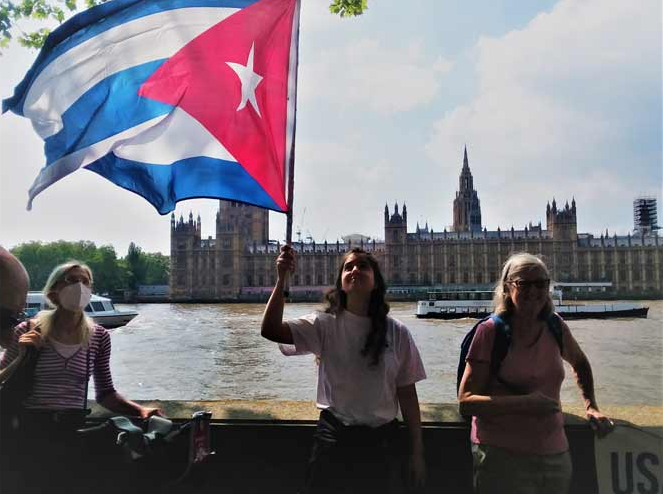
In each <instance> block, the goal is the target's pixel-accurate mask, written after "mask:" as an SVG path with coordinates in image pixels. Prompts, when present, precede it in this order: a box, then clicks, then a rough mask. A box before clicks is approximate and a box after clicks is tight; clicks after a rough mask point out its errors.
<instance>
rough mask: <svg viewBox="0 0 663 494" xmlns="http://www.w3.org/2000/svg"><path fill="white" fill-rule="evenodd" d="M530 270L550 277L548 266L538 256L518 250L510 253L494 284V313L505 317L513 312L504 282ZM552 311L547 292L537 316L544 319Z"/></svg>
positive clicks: (549, 296)
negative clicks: (544, 301)
mask: <svg viewBox="0 0 663 494" xmlns="http://www.w3.org/2000/svg"><path fill="white" fill-rule="evenodd" d="M532 270H536V271H540V272H541V273H543V275H544V276H545V277H546V278H548V279H550V271H548V267H547V266H546V264H545V263H544V262H543V260H542V259H541V258H540V257H538V256H535V255H532V254H529V253H527V252H518V253H516V254H512V255H511V256H510V257H509V258H508V259H507V260H506V262H505V263H504V266H502V274H501V275H500V279H499V280H498V281H497V283H496V284H495V290H494V295H493V312H494V313H495V314H497V315H498V316H501V317H507V318H508V317H509V316H510V315H511V314H513V310H514V306H513V301H512V300H511V295H510V294H509V289H508V288H507V286H506V284H507V282H508V281H509V280H511V279H512V278H513V276H514V275H517V274H519V273H522V272H524V271H532ZM553 312H555V306H554V305H553V299H552V295H551V294H550V293H548V297H547V300H546V304H545V305H544V306H543V309H541V313H540V314H539V318H541V319H546V318H548V317H549V316H550V315H551V314H552V313H553Z"/></svg>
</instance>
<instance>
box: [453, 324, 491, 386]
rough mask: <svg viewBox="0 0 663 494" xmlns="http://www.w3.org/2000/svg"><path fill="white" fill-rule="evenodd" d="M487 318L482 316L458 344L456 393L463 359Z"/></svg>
mask: <svg viewBox="0 0 663 494" xmlns="http://www.w3.org/2000/svg"><path fill="white" fill-rule="evenodd" d="M488 319H490V317H484V318H483V319H481V320H480V321H479V322H477V323H476V324H475V325H474V326H472V329H471V330H470V331H469V332H468V333H467V334H466V335H465V337H464V338H463V342H462V343H461V344H460V358H459V359H458V371H457V373H456V395H458V392H459V390H460V382H461V381H462V380H463V374H464V373H465V364H466V362H465V359H467V354H468V352H469V351H470V346H472V340H473V339H474V335H475V334H476V332H477V328H478V327H479V325H480V324H482V323H484V322H486V321H487V320H488Z"/></svg>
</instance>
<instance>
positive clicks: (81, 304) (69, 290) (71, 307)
mask: <svg viewBox="0 0 663 494" xmlns="http://www.w3.org/2000/svg"><path fill="white" fill-rule="evenodd" d="M91 296H92V290H90V287H87V286H85V285H84V284H83V283H80V282H79V283H74V284H73V285H67V286H65V287H64V288H63V289H62V290H60V293H59V298H60V305H61V306H62V307H64V308H65V309H67V310H68V311H71V312H76V311H80V310H83V309H84V308H85V306H86V305H87V304H88V303H89V302H90V297H91Z"/></svg>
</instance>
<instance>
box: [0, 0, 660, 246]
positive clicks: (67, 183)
mask: <svg viewBox="0 0 663 494" xmlns="http://www.w3.org/2000/svg"><path fill="white" fill-rule="evenodd" d="M302 3H303V5H302V14H301V15H302V19H301V32H300V60H299V78H298V83H299V85H298V109H297V136H296V164H295V196H294V220H293V224H294V229H295V231H301V237H302V238H305V237H308V236H310V237H312V238H313V239H315V240H316V241H317V242H322V241H324V240H327V241H330V242H335V241H336V240H337V239H340V238H341V237H342V236H344V235H347V234H350V233H362V234H364V235H368V236H370V237H372V238H376V239H381V238H383V237H384V228H383V212H384V206H385V204H388V205H389V209H390V211H392V212H393V207H394V204H395V203H398V205H399V207H402V205H403V204H404V203H405V204H406V205H407V210H408V230H409V231H414V229H415V227H416V223H417V222H419V223H420V224H421V225H422V226H423V225H424V224H425V223H428V225H429V227H431V228H433V230H434V231H442V230H443V229H444V228H447V229H449V228H450V225H451V224H452V218H453V209H452V205H453V199H454V197H455V191H456V190H457V189H458V178H459V174H460V171H461V167H462V160H463V149H464V146H467V151H468V157H469V165H470V169H471V171H472V174H473V176H474V186H475V189H476V190H477V192H478V195H479V199H480V201H481V212H482V223H483V225H484V226H485V227H486V228H488V230H495V229H497V227H498V226H499V227H501V228H502V229H505V228H510V227H511V226H514V227H515V228H523V227H524V226H525V225H526V224H528V223H529V222H530V221H531V222H532V223H534V224H536V223H538V222H539V221H541V222H542V224H543V225H544V227H545V208H546V203H547V201H552V199H553V198H555V199H556V200H557V203H558V205H561V204H564V202H565V201H567V200H568V201H569V202H571V199H572V198H575V200H576V203H577V218H578V231H579V232H586V233H592V234H595V235H600V234H601V233H602V232H605V230H606V229H608V230H609V232H610V234H611V235H612V234H613V233H617V234H619V235H625V234H627V233H628V232H630V231H632V229H633V210H632V203H633V199H634V198H635V197H636V196H640V195H649V196H654V197H656V198H657V199H658V203H659V222H660V223H663V218H661V216H662V215H661V207H660V204H661V202H662V199H661V195H662V188H663V165H662V163H663V151H662V146H663V142H662V135H663V126H662V96H661V93H662V75H661V74H662V70H661V65H662V62H661V60H662V49H661V39H662V28H661V19H662V15H661V3H660V2H659V1H657V0H638V1H637V2H624V1H623V0H574V1H572V0H561V1H551V0H540V1H537V2H523V1H520V0H485V1H475V2H456V1H452V0H408V1H407V2H403V1H402V0H401V1H396V0H379V1H377V0H370V1H369V10H368V11H367V12H366V13H365V14H364V15H362V16H361V17H358V18H352V19H341V18H338V17H336V16H333V15H331V14H330V13H329V12H328V10H327V6H328V3H329V2H328V1H326V0H303V2H302ZM36 54H37V53H36V51H34V50H28V49H25V48H21V47H18V46H12V47H11V48H9V49H8V50H5V51H4V52H3V54H2V56H1V57H0V74H1V75H0V96H1V97H3V98H5V97H8V96H10V95H11V94H12V93H13V88H14V86H15V85H16V84H18V82H20V80H21V79H22V78H23V75H24V74H25V72H26V71H27V69H28V68H29V67H30V65H31V64H32V62H33V61H34V59H35V57H36ZM43 165H44V158H43V149H42V142H41V140H40V139H39V138H38V137H37V136H36V134H35V132H34V131H33V130H32V127H31V125H30V123H29V121H27V120H26V119H23V118H19V117H17V116H16V115H14V114H11V113H7V114H4V115H2V116H0V244H1V245H3V246H6V247H10V248H11V247H14V246H16V245H18V244H20V243H23V242H28V241H31V240H40V241H44V242H49V241H55V240H59V239H64V240H72V241H75V240H91V241H93V242H95V243H96V244H98V245H102V244H111V245H113V246H114V247H115V249H116V251H117V252H118V255H120V256H124V255H126V251H127V247H128V245H129V243H130V242H132V241H133V242H135V243H136V244H137V245H139V246H140V247H142V248H143V250H145V251H148V252H162V253H165V254H168V253H169V248H170V217H169V216H160V215H159V214H158V213H157V212H156V210H155V209H154V208H153V207H152V206H151V205H150V204H149V203H148V202H147V201H145V200H144V199H142V198H140V197H138V196H136V195H134V194H132V193H130V192H127V191H125V190H122V189H120V188H118V187H117V186H115V185H113V184H112V183H110V182H108V181H107V180H105V179H103V178H101V177H100V176H98V175H96V174H95V173H92V172H90V171H88V170H79V171H77V172H75V173H73V174H71V175H69V176H67V177H66V178H64V179H62V180H60V181H59V182H57V183H55V184H54V185H52V186H51V187H50V188H48V189H47V190H45V191H44V192H42V193H41V194H40V195H39V196H38V197H37V198H36V199H35V201H34V204H33V209H32V211H29V212H28V211H26V204H27V191H28V189H29V188H30V185H31V184H32V182H33V180H34V179H35V177H36V176H37V174H38V172H39V170H40V169H41V168H42V166H43ZM217 208H218V202H217V201H215V200H211V199H207V200H202V199H199V200H189V201H183V202H180V203H179V204H178V207H177V210H176V214H177V215H178V216H179V215H180V214H183V215H184V216H188V214H189V212H190V211H191V212H193V214H194V216H196V215H197V214H200V216H201V219H202V234H203V236H204V237H207V236H214V235H215V232H214V228H215V226H214V225H215V223H214V218H215V213H216V210H217ZM270 237H271V238H273V239H278V240H283V239H284V237H285V216H284V215H281V214H277V213H270ZM296 238H297V235H295V240H296Z"/></svg>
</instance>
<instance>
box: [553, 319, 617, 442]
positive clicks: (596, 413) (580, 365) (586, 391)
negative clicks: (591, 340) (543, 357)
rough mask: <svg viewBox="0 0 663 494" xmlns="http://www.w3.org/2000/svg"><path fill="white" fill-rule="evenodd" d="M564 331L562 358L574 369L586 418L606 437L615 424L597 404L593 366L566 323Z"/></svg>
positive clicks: (563, 327)
mask: <svg viewBox="0 0 663 494" xmlns="http://www.w3.org/2000/svg"><path fill="white" fill-rule="evenodd" d="M562 331H563V335H564V336H563V337H564V352H563V353H562V358H563V359H564V360H566V361H567V362H568V363H569V364H570V365H571V367H572V368H573V372H574V374H575V376H576V382H577V383H578V388H580V394H581V395H582V399H583V401H584V402H585V416H586V417H587V420H589V424H590V425H591V427H592V429H594V430H595V431H596V432H597V433H598V434H599V436H604V435H606V434H607V433H609V432H610V431H611V430H612V429H613V427H614V423H613V422H612V420H610V419H609V418H608V417H606V416H605V415H603V413H601V411H600V410H599V406H598V404H597V403H596V396H595V395H594V375H593V373H592V366H591V365H590V364H589V360H588V359H587V356H586V355H585V353H584V352H583V351H582V349H581V348H580V345H578V342H577V341H576V339H575V338H574V337H573V335H572V334H571V331H570V330H569V327H568V326H567V325H566V323H565V322H563V323H562Z"/></svg>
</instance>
